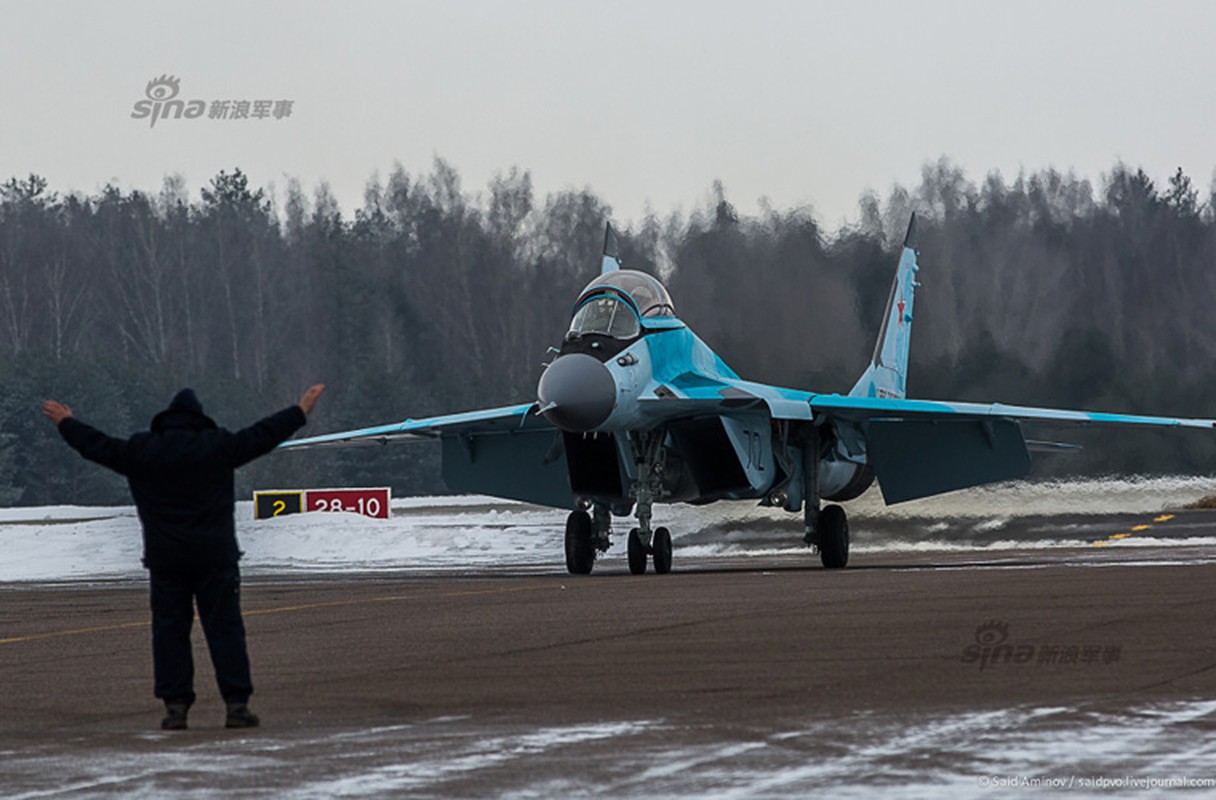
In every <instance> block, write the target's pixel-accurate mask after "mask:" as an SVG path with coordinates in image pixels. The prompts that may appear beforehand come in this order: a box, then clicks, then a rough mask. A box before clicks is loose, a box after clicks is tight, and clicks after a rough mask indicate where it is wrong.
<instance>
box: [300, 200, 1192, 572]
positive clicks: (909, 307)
mask: <svg viewBox="0 0 1216 800" xmlns="http://www.w3.org/2000/svg"><path fill="white" fill-rule="evenodd" d="M915 231H916V218H915V216H913V217H912V219H911V220H910V222H909V224H908V230H907V235H906V236H905V238H904V242H903V248H902V252H901V254H900V257H899V263H898V265H897V267H896V270H895V280H894V282H893V283H892V285H891V293H890V296H889V298H888V301H887V306H886V313H885V315H884V317H883V320H882V326H881V328H880V330H879V334H878V341H877V343H876V344H875V347H874V353H873V356H872V358H871V359H870V363H869V364H868V365H867V366H866V367H865V369H864V371H862V373H861V376H860V377H859V378H858V379H857V382H856V384H855V385H854V386H853V388H852V390H851V391H849V393H848V394H846V395H840V394H819V393H816V392H811V391H804V390H800V389H789V388H782V387H779V386H770V385H767V384H762V383H756V382H753V381H748V380H745V379H743V378H741V377H740V376H739V375H738V374H737V373H736V372H735V371H734V370H732V369H731V368H730V367H729V366H727V365H726V363H725V362H723V360H722V359H721V358H719V357H718V355H717V354H716V353H714V351H713V350H712V349H711V348H710V347H709V345H707V344H706V343H705V342H703V341H702V340H701V339H700V338H698V337H697V335H696V334H695V333H693V331H692V330H691V329H690V328H689V327H688V325H686V324H685V323H684V322H682V321H680V319H679V317H677V316H676V307H675V303H674V301H673V299H672V298H671V296H670V295H669V294H668V292H667V289H666V288H665V287H664V286H663V284H662V283H661V282H659V280H658V279H656V278H655V277H654V276H653V275H649V274H647V273H645V272H641V271H637V270H631V269H624V268H623V267H622V263H621V260H620V258H619V257H618V253H617V248H616V246H615V236H614V234H613V231H612V228H611V225H609V226H607V228H606V230H605V236H604V255H603V261H602V263H601V270H600V274H599V275H598V276H597V277H596V278H595V279H594V280H592V281H591V282H590V283H589V284H587V287H586V288H585V289H583V291H582V293H581V294H580V295H579V296H578V299H577V301H576V302H575V303H574V308H573V314H572V318H571V321H570V327H569V329H568V331H567V333H566V335H565V337H564V338H563V340H562V342H561V344H560V346H558V347H553V348H550V354H551V355H552V356H553V358H552V360H551V361H550V362H549V363H548V365H547V366H546V367H545V369H544V372H543V373H542V374H541V376H540V382H539V384H538V385H537V388H536V398H535V400H531V401H529V402H525V403H521V404H519V405H513V406H506V407H502V408H491V409H486V410H481V411H471V412H466V413H460V414H452V415H447V416H439V417H430V418H426V419H417V420H415V419H407V420H405V421H404V422H398V423H393V424H389V425H380V426H377V427H371V428H362V429H359V430H350V431H343V432H340V433H331V434H326V435H322V436H314V437H310V438H305V439H298V440H294V441H290V442H287V443H285V444H283V445H282V446H281V447H283V448H284V449H293V448H301V447H315V446H319V445H349V444H372V443H374V444H387V443H390V442H397V441H402V440H423V439H432V440H438V441H439V443H440V445H441V447H442V456H443V467H442V469H443V478H444V481H445V483H446V484H447V486H448V487H449V488H450V489H451V490H453V491H455V492H471V493H478V494H486V495H492V496H495V497H503V498H509V499H514V500H522V501H525V502H530V503H537V504H541V505H546V506H552V507H555V508H561V509H570V515H569V517H568V518H567V520H566V536H565V557H566V567H567V569H568V570H569V571H570V572H571V573H573V574H589V573H590V572H591V571H592V568H593V567H594V565H595V561H596V558H597V556H598V554H600V553H603V552H606V551H607V550H608V548H609V546H610V534H611V529H612V520H613V518H614V517H630V516H632V517H633V518H634V519H635V520H636V524H635V525H633V526H632V528H631V529H630V531H629V534H628V556H629V570H630V572H632V573H634V574H641V573H644V572H645V571H646V569H647V564H648V562H651V563H653V566H654V571H655V572H656V573H660V574H662V573H667V572H669V571H670V570H671V566H672V544H671V532H670V531H669V530H668V529H667V528H666V527H663V526H661V525H660V526H655V525H654V512H655V506H656V504H660V503H681V502H682V503H696V504H700V503H710V502H713V501H716V500H759V501H760V503H761V505H767V506H779V507H781V508H783V509H785V510H786V511H788V512H791V513H798V512H801V513H802V517H803V541H804V542H805V543H806V544H807V545H809V546H810V547H811V548H812V549H813V551H817V552H818V554H819V557H820V560H821V562H822V564H823V566H824V567H827V568H829V569H839V568H842V567H844V566H845V565H846V564H847V563H848V560H849V525H848V518H847V515H846V513H845V510H844V508H843V507H842V506H840V505H836V503H839V502H845V501H848V500H852V499H854V498H856V497H858V496H859V495H861V494H862V493H863V492H865V491H866V490H867V489H868V488H869V487H870V486H871V484H873V483H874V481H875V479H877V482H878V486H879V489H880V490H881V492H882V496H883V499H884V500H885V502H886V503H888V504H891V503H900V502H904V501H907V500H913V499H916V498H920V497H928V496H931V495H936V494H941V493H944V492H950V491H954V490H957V489H963V488H967V487H971V486H978V485H981V484H986V483H992V482H996V481H1003V480H1008V479H1012V478H1017V477H1021V476H1024V475H1026V474H1028V473H1029V471H1030V452H1031V450H1032V449H1039V448H1042V449H1056V448H1059V447H1063V445H1055V444H1051V443H1046V442H1043V443H1039V442H1035V441H1033V440H1030V441H1028V440H1027V438H1026V436H1025V434H1024V431H1023V425H1024V424H1035V425H1048V426H1068V425H1113V426H1140V427H1150V428H1202V429H1206V430H1211V429H1212V428H1213V427H1216V421H1214V420H1210V419H1181V418H1169V417H1156V416H1135V415H1126V414H1108V413H1096V412H1089V411H1074V410H1065V409H1052V408H1034V407H1026V406H1014V405H1003V404H983V403H971V402H948V401H947V402H943V401H933V400H913V399H907V397H906V386H907V375H908V347H909V343H910V340H911V338H910V337H911V331H912V319H913V316H912V312H913V306H914V301H915V295H916V290H917V288H918V287H919V286H920V284H919V283H918V282H917V273H918V271H919V267H918V266H917V251H916V249H915V243H914V238H915ZM825 500H826V501H831V504H830V505H826V506H825V505H823V501H825Z"/></svg>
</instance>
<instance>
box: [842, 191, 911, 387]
mask: <svg viewBox="0 0 1216 800" xmlns="http://www.w3.org/2000/svg"><path fill="white" fill-rule="evenodd" d="M915 238H916V215H915V214H913V215H912V219H911V220H909V221H908V233H907V234H906V235H905V236H904V247H903V252H902V253H900V256H899V266H898V267H896V269H895V280H894V281H893V282H892V284H891V296H890V297H889V298H888V299H887V311H886V315H885V316H884V317H883V320H882V328H881V329H880V330H879V332H878V342H877V344H875V345H874V357H873V358H872V359H871V360H870V366H869V367H867V368H866V371H865V372H864V373H862V376H861V378H859V379H858V381H857V385H855V386H854V387H853V389H852V391H850V392H849V396H850V397H905V396H906V394H907V382H908V347H909V346H910V344H911V342H912V299H913V295H914V294H915V292H916V287H917V286H919V285H920V284H919V283H917V282H916V273H917V272H918V271H919V269H920V268H919V267H917V266H916V243H915Z"/></svg>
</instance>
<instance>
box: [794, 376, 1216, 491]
mask: <svg viewBox="0 0 1216 800" xmlns="http://www.w3.org/2000/svg"><path fill="white" fill-rule="evenodd" d="M810 404H811V408H812V409H814V411H815V413H816V416H819V415H823V416H826V417H828V418H829V419H832V420H835V421H840V422H844V423H846V427H851V428H852V429H853V430H855V431H859V432H860V433H861V437H862V438H864V443H865V444H864V446H865V449H866V456H865V457H866V460H867V462H868V463H869V464H870V465H871V466H872V467H873V469H874V473H875V475H876V476H877V477H878V485H879V487H880V488H881V489H882V494H883V499H884V500H886V502H888V503H900V502H903V501H905V500H915V499H917V498H920V497H929V496H932V495H935V494H941V493H943V492H949V491H954V490H955V489H965V488H968V487H970V486H980V485H982V484H985V483H993V482H995V481H1002V480H1010V479H1013V478H1020V477H1023V476H1025V475H1026V474H1028V473H1029V472H1030V450H1031V449H1035V450H1044V449H1055V448H1063V447H1065V446H1064V445H1052V444H1050V443H1042V442H1027V441H1026V438H1025V436H1024V435H1023V432H1022V423H1030V424H1034V425H1037V426H1048V427H1052V426H1061V427H1062V426H1090V425H1101V426H1123V427H1139V428H1157V429H1162V428H1178V429H1182V428H1190V429H1200V430H1213V429H1216V420H1212V419H1189V418H1185V417H1156V416H1143V415H1136V414H1110V413H1105V412H1098V411H1073V410H1069V409H1059V408H1037V407H1033V406H1011V405H1005V404H1002V403H990V404H986V403H965V402H958V403H956V402H942V401H934V400H906V399H902V398H882V397H843V396H841V395H816V396H815V397H813V398H812V399H811V401H810ZM848 423H851V425H848ZM838 429H839V426H838ZM855 444H856V440H855Z"/></svg>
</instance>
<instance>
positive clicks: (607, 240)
mask: <svg viewBox="0 0 1216 800" xmlns="http://www.w3.org/2000/svg"><path fill="white" fill-rule="evenodd" d="M620 268H621V257H620V250H619V247H618V245H617V241H616V231H614V230H612V223H611V222H608V223H605V224H604V261H603V263H602V265H601V266H600V274H601V275H607V274H608V273H609V272H616V271H617V270H618V269H620Z"/></svg>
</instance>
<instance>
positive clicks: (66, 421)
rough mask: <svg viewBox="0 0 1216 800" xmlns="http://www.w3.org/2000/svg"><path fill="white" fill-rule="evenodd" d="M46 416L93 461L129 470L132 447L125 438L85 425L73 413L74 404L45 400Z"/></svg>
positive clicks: (44, 414) (68, 441) (125, 470)
mask: <svg viewBox="0 0 1216 800" xmlns="http://www.w3.org/2000/svg"><path fill="white" fill-rule="evenodd" d="M42 416H44V417H46V418H47V419H49V420H50V421H51V422H53V423H55V427H56V428H58V429H59V435H60V436H62V437H63V439H64V441H66V442H67V443H68V444H69V445H71V446H72V448H73V449H74V450H76V452H78V453H80V454H81V455H82V456H84V457H85V458H87V459H88V460H89V461H94V462H96V463H98V464H101V465H102V466H103V467H109V468H110V469H112V470H114V471H115V472H117V473H119V474H120V475H126V474H127V472H128V463H127V458H128V452H127V450H128V447H127V443H126V442H125V441H123V440H122V439H115V438H114V437H112V436H107V435H106V434H104V433H102V432H101V431H99V430H97V429H96V428H93V427H90V426H88V425H85V424H84V423H83V422H81V421H80V420H78V419H76V417H75V416H74V415H73V414H72V407H71V406H69V405H65V404H64V403H60V402H59V401H58V400H45V401H43V403H42Z"/></svg>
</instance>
